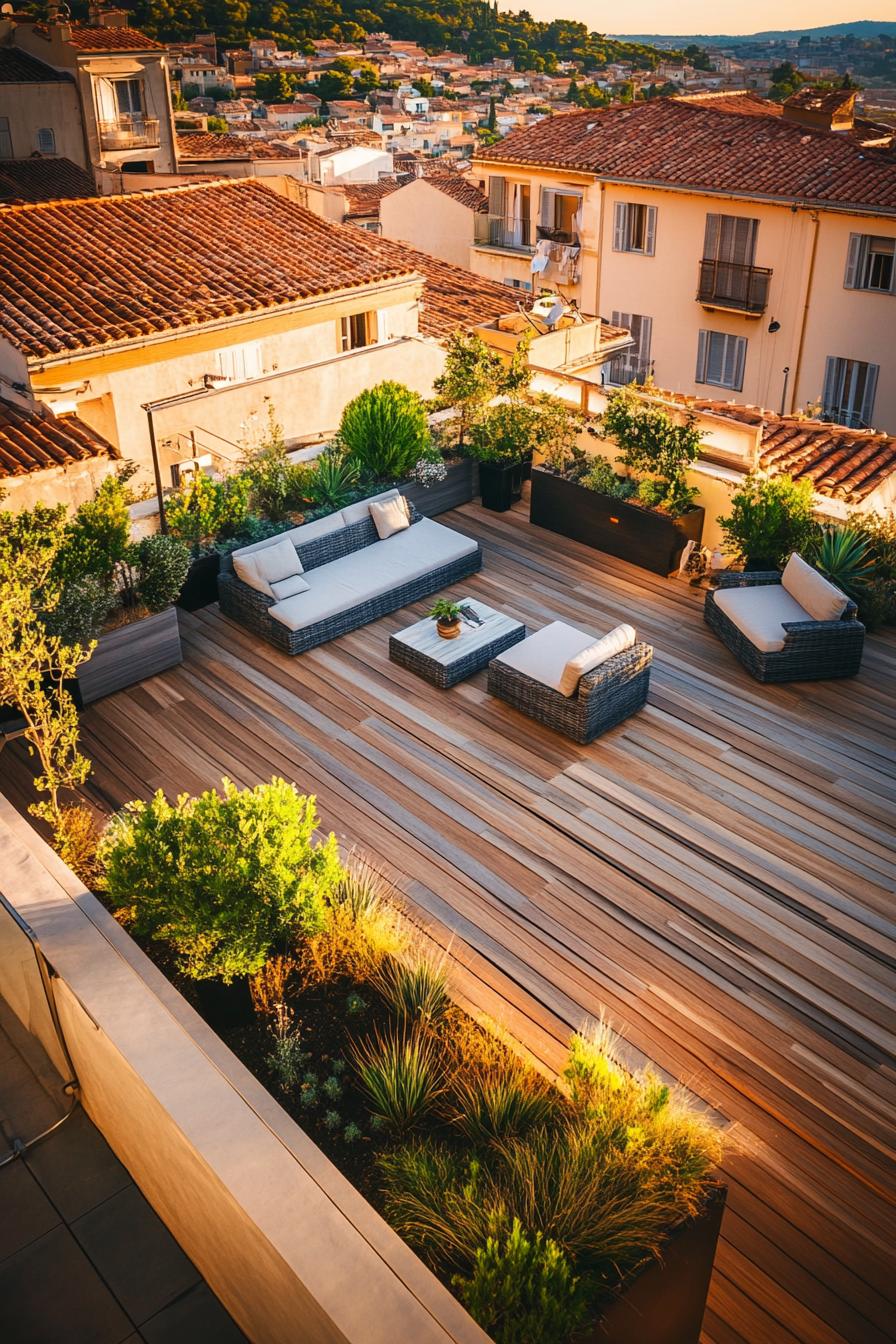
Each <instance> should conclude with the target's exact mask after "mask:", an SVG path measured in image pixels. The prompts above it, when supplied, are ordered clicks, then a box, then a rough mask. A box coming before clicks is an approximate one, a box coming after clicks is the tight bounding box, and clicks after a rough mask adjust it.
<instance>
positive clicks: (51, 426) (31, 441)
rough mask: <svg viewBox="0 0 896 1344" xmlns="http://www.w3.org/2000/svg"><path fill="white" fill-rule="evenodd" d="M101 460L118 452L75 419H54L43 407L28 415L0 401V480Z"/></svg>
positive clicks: (24, 411)
mask: <svg viewBox="0 0 896 1344" xmlns="http://www.w3.org/2000/svg"><path fill="white" fill-rule="evenodd" d="M104 456H105V457H112V458H117V457H118V452H117V450H116V449H115V448H113V446H112V444H111V443H108V442H107V440H106V439H104V438H103V437H102V435H100V434H97V432H96V430H93V429H91V428H90V427H89V426H88V425H85V424H84V422H83V420H79V419H78V417H77V416H76V415H62V416H59V417H57V416H55V415H53V414H52V412H51V411H49V410H47V409H46V408H45V407H40V408H38V409H37V410H34V411H28V410H24V409H22V408H21V407H19V406H13V405H12V403H11V402H8V401H2V400H0V478H3V477H9V476H26V475H28V473H29V472H32V471H45V470H46V469H47V468H48V467H67V466H69V465H70V464H71V463H72V462H83V461H84V460H85V459H86V458H89V457H104Z"/></svg>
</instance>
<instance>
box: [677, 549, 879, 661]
mask: <svg viewBox="0 0 896 1344" xmlns="http://www.w3.org/2000/svg"><path fill="white" fill-rule="evenodd" d="M780 582H781V575H780V574H779V573H778V571H777V570H772V571H765V570H762V571H755V572H753V573H747V574H722V575H720V578H719V589H726V588H754V587H762V586H765V585H768V584H775V583H777V584H780ZM856 611H857V607H856V604H855V602H847V604H846V607H845V609H844V612H843V615H842V616H841V617H840V618H839V620H836V621H813V620H806V621H785V622H784V623H783V629H784V632H785V640H784V647H783V649H781V650H780V651H774V652H766V651H764V650H762V649H759V648H757V647H756V645H755V644H753V643H752V642H751V641H750V640H749V639H748V638H747V637H746V636H745V635H744V634H743V632H742V631H741V630H739V629H738V627H737V626H736V625H735V624H734V622H733V621H732V620H731V619H730V618H729V617H728V616H727V615H726V614H725V612H724V611H722V610H721V608H720V607H719V605H718V603H717V602H716V597H715V593H714V592H708V593H707V594H706V601H705V603H704V606H703V616H704V619H705V621H706V623H707V625H708V626H709V628H710V629H711V630H712V631H713V632H714V633H715V634H717V635H718V637H719V639H720V640H721V641H722V643H723V644H724V645H725V646H726V647H727V648H729V649H730V650H731V652H732V653H733V654H734V656H735V658H737V659H739V661H740V662H741V663H743V665H744V667H745V668H746V669H747V671H748V672H749V673H750V675H751V676H753V677H755V678H756V680H757V681H766V682H776V681H827V680H828V679H830V678H833V677H854V676H855V674H856V673H857V672H858V670H859V666H860V664H861V662H862V648H863V645H864V642H865V627H864V625H862V623H861V621H857V620H856Z"/></svg>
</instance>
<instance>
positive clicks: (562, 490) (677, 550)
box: [529, 468, 704, 574]
mask: <svg viewBox="0 0 896 1344" xmlns="http://www.w3.org/2000/svg"><path fill="white" fill-rule="evenodd" d="M703 516H704V510H703V508H702V507H701V506H700V505H695V506H694V507H693V508H692V509H689V510H688V512H687V513H686V514H683V515H682V517H680V518H671V517H670V516H669V515H668V514H666V513H655V512H653V511H652V510H650V509H642V508H639V507H638V506H637V505H636V504H627V503H626V502H625V501H624V500H621V499H614V498H613V497H612V495H602V494H599V493H598V491H596V490H589V489H588V488H587V486H584V485H579V484H578V483H577V482H576V481H567V480H565V479H564V478H563V477H562V476H555V475H554V474H553V473H552V472H549V471H542V470H540V469H539V468H535V469H534V470H533V472H532V496H531V500H530V504H529V521H530V522H532V523H535V524H537V526H538V527H546V528H548V529H549V530H550V531H551V532H559V533H560V534H561V536H564V537H571V538H572V540H573V541H581V542H583V543H584V544H585V545H586V546H593V547H594V549H595V550H596V551H606V553H607V554H608V555H616V556H618V557H619V559H620V560H628V561H630V563H631V564H633V565H640V566H641V567H642V568H643V569H649V570H651V571H652V572H653V573H654V574H671V573H672V571H673V570H675V569H677V568H678V564H679V561H680V559H681V553H682V551H683V550H684V547H685V543H686V542H688V541H694V542H696V543H697V544H698V545H699V543H700V538H701V537H702V536H703Z"/></svg>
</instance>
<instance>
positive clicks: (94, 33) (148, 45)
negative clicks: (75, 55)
mask: <svg viewBox="0 0 896 1344" xmlns="http://www.w3.org/2000/svg"><path fill="white" fill-rule="evenodd" d="M48 31H49V30H48V28H47V26H46V24H43V23H38V24H35V32H38V33H40V34H41V35H42V36H43V37H46V36H47V34H48ZM69 42H70V44H71V46H73V47H75V48H76V49H77V50H78V51H164V50H165V48H164V46H163V45H162V43H161V42H154V41H153V39H152V38H151V37H147V36H146V34H145V33H141V32H140V31H139V30H138V29H136V28H92V27H90V25H88V24H81V23H73V24H72V25H71V37H70V38H69Z"/></svg>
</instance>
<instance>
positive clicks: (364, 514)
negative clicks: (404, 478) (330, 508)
mask: <svg viewBox="0 0 896 1344" xmlns="http://www.w3.org/2000/svg"><path fill="white" fill-rule="evenodd" d="M400 494H401V491H400V490H384V491H383V492H382V494H379V495H371V496H370V498H369V499H359V500H358V502H357V504H348V505H347V506H346V507H345V508H344V509H343V510H342V517H343V519H344V520H345V524H346V526H347V527H351V525H352V523H363V521H364V519H365V518H369V517H370V506H371V504H385V503H387V502H388V500H390V499H397V498H398V496H399V495H400Z"/></svg>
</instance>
